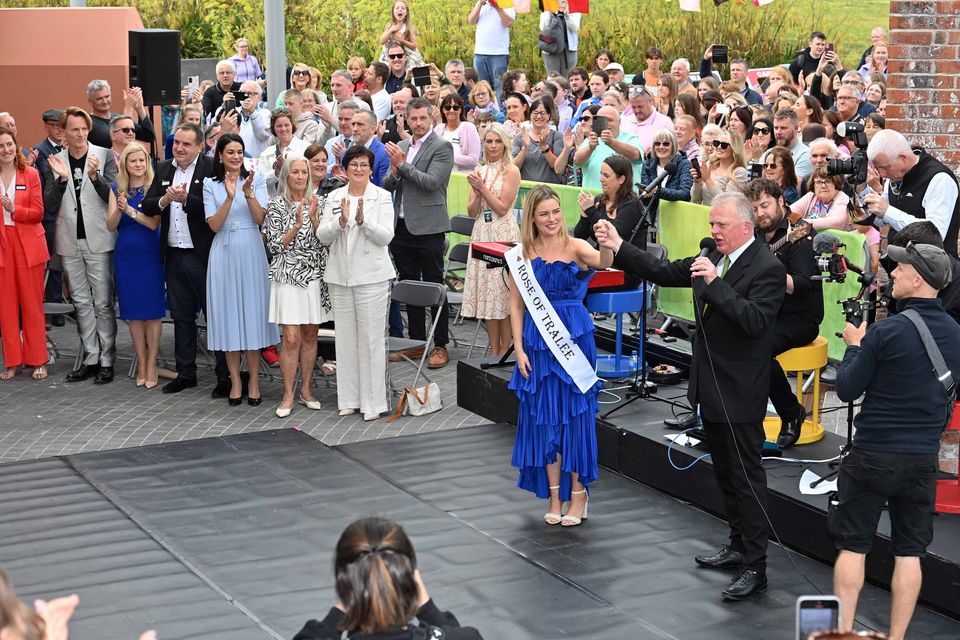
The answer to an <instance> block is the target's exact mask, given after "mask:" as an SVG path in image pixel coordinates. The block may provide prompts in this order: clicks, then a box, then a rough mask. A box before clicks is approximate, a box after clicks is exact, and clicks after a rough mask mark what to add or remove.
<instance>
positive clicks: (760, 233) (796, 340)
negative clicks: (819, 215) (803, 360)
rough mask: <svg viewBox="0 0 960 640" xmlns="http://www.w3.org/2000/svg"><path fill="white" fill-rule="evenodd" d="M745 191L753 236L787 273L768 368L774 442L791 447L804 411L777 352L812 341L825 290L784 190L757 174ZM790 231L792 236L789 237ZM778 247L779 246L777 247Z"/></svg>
mask: <svg viewBox="0 0 960 640" xmlns="http://www.w3.org/2000/svg"><path fill="white" fill-rule="evenodd" d="M744 194H745V195H746V196H747V198H749V200H750V202H751V204H753V213H754V216H755V217H756V219H757V226H756V234H757V239H758V240H759V241H760V242H762V243H763V244H765V245H766V246H768V247H769V248H770V249H775V251H774V255H775V256H777V258H779V260H780V263H781V264H782V265H783V268H784V269H785V270H786V272H787V281H786V287H787V289H786V291H787V293H786V295H785V296H784V298H783V306H782V307H780V312H779V313H778V314H777V321H776V323H775V324H774V325H773V330H772V333H773V344H772V345H771V355H772V356H774V357H773V358H772V360H773V362H772V364H771V367H772V368H771V371H770V401H771V402H773V406H774V408H775V409H776V410H777V415H779V416H780V422H781V425H782V426H781V427H780V436H779V437H778V438H777V444H779V445H780V446H781V447H783V448H786V447H791V446H793V445H794V444H795V443H796V442H797V439H798V438H799V437H800V427H801V426H802V425H803V421H804V420H806V418H807V412H806V410H805V409H804V408H803V405H801V404H800V403H799V402H797V396H796V394H795V393H794V391H793V389H791V388H790V382H789V381H788V380H787V376H786V374H784V372H783V368H782V367H781V366H780V363H779V362H777V359H776V356H778V355H780V354H781V353H783V352H785V351H788V350H790V349H794V348H796V347H802V346H804V345H808V344H810V343H811V342H813V341H814V340H815V339H816V338H817V335H818V334H819V332H820V323H821V322H823V289H822V287H821V285H820V281H819V280H812V278H813V276H815V275H817V274H818V272H819V271H818V269H817V259H816V256H815V255H814V253H813V243H811V242H810V240H808V239H807V238H806V236H803V235H802V233H803V227H802V226H801V227H794V228H792V229H791V227H790V223H789V220H787V217H786V212H787V209H786V207H785V206H784V203H783V191H782V190H781V189H780V186H779V185H778V184H777V183H776V182H774V181H773V180H767V179H766V178H760V179H758V180H753V181H751V182H750V183H749V184H747V188H746V190H745V191H744ZM790 235H792V236H793V237H794V238H795V239H789V240H788V239H787V238H788V236H790ZM778 245H779V246H778Z"/></svg>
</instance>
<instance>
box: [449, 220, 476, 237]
mask: <svg viewBox="0 0 960 640" xmlns="http://www.w3.org/2000/svg"><path fill="white" fill-rule="evenodd" d="M476 222H477V219H476V218H474V217H473V216H468V215H463V214H461V215H459V216H453V217H452V218H450V231H452V232H453V233H459V234H460V235H462V236H466V237H468V238H469V237H470V236H472V235H473V225H474V224H476Z"/></svg>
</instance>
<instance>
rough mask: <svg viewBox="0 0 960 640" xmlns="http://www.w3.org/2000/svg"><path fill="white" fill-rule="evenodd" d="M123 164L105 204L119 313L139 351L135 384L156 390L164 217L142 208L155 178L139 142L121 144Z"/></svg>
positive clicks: (162, 301)
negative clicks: (112, 235) (114, 241)
mask: <svg viewBox="0 0 960 640" xmlns="http://www.w3.org/2000/svg"><path fill="white" fill-rule="evenodd" d="M119 164H120V166H119V167H118V168H119V173H118V174H117V181H116V182H115V183H114V184H113V187H112V189H111V192H110V202H109V207H108V209H107V228H108V229H109V230H110V231H116V232H117V244H116V248H115V249H114V251H113V273H114V282H115V283H116V285H117V298H118V299H119V301H120V318H121V319H122V320H126V322H127V326H129V327H130V339H131V340H132V341H133V348H134V350H135V351H136V353H137V386H138V387H146V388H147V389H153V388H154V387H156V386H157V355H158V354H159V353H160V332H161V329H162V325H161V320H162V318H163V316H164V315H165V314H166V312H167V304H166V302H167V301H166V294H165V292H164V273H163V261H162V259H161V257H160V218H159V217H152V216H145V215H143V213H142V210H141V207H140V203H141V201H142V200H143V193H144V190H145V189H146V188H148V187H149V186H150V183H151V182H153V165H152V164H151V162H150V158H149V157H148V156H147V152H146V150H145V149H144V148H143V147H142V146H140V144H139V143H137V142H131V143H130V144H128V145H127V146H126V147H125V148H124V149H123V152H122V153H121V154H120V163H119Z"/></svg>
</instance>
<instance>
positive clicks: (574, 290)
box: [510, 185, 613, 527]
mask: <svg viewBox="0 0 960 640" xmlns="http://www.w3.org/2000/svg"><path fill="white" fill-rule="evenodd" d="M520 242H521V243H522V246H523V256H524V258H525V259H526V260H528V261H529V262H530V264H531V266H532V270H533V274H534V275H535V276H536V279H537V282H539V284H540V287H541V288H542V289H543V292H544V294H546V297H547V298H548V299H549V300H550V302H551V303H552V305H553V306H554V309H555V310H556V317H557V319H559V320H560V321H561V322H563V324H564V326H565V327H566V329H567V331H568V332H569V333H570V337H571V339H572V340H573V342H574V343H575V344H576V345H577V346H578V347H579V348H580V351H581V352H582V353H583V355H584V356H585V357H586V360H587V362H588V363H589V366H590V367H594V368H595V366H596V357H597V348H596V344H595V343H594V340H593V331H594V327H593V321H592V320H591V319H590V314H589V313H588V312H587V309H586V307H584V306H583V298H584V296H585V295H586V293H587V285H588V283H589V282H590V278H591V276H592V271H586V272H585V271H584V268H586V267H593V268H602V267H606V266H609V265H610V264H611V263H612V262H613V253H612V252H610V251H608V250H606V249H604V250H602V251H597V250H596V249H594V248H593V247H591V246H590V245H589V244H588V243H587V242H586V241H585V240H580V239H578V238H571V237H570V235H569V234H568V233H567V225H566V223H565V222H564V218H563V212H562V211H561V209H560V198H559V197H558V196H557V193H556V191H554V190H553V189H551V188H550V187H548V186H545V185H541V186H539V187H536V188H534V189H533V190H531V191H530V193H528V194H527V199H526V202H525V203H524V206H523V218H522V220H521V224H520ZM510 318H511V324H512V328H513V344H514V349H515V351H516V356H517V366H516V368H515V370H514V373H513V377H512V378H511V380H510V388H511V389H513V390H514V391H515V392H516V394H517V396H518V397H519V398H520V415H519V416H518V418H517V437H516V442H515V443H514V448H513V466H515V467H517V468H518V469H519V470H520V477H519V479H518V480H517V486H518V487H520V488H521V489H526V490H527V491H532V492H533V493H535V494H536V495H537V497H538V498H545V499H549V500H550V506H549V508H548V510H547V513H546V514H544V517H543V519H544V521H545V522H546V523H547V524H549V525H557V524H559V525H563V526H566V527H571V526H576V525H579V524H580V522H581V520H583V519H586V517H587V498H588V495H587V487H588V486H589V485H590V483H591V482H592V481H593V480H595V479H596V478H597V471H598V470H597V433H596V413H597V395H598V394H599V392H600V388H601V387H602V386H603V383H602V382H600V381H599V380H597V381H596V382H595V383H594V384H593V385H592V386H590V387H589V388H588V389H587V390H586V392H582V391H581V390H580V387H578V386H577V385H576V384H575V383H574V381H573V378H572V377H571V376H570V375H569V374H568V373H567V371H566V370H565V369H564V367H563V366H562V365H561V364H560V362H559V361H558V360H557V359H556V358H555V357H554V355H553V353H552V352H551V351H550V348H549V347H548V345H547V343H546V342H545V341H544V339H543V338H542V336H541V334H540V331H539V329H538V328H537V325H536V323H535V322H534V321H533V319H532V318H531V316H530V313H529V312H526V311H525V304H524V301H523V298H522V296H521V294H520V292H519V290H518V287H517V285H516V282H514V285H513V286H512V287H511V315H510ZM567 501H569V508H568V510H567V512H566V514H563V513H562V508H563V503H565V502H567Z"/></svg>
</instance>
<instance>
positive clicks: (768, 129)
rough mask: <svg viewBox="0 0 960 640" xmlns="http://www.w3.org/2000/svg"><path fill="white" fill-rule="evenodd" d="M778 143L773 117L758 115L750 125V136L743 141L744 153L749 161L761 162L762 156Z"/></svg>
mask: <svg viewBox="0 0 960 640" xmlns="http://www.w3.org/2000/svg"><path fill="white" fill-rule="evenodd" d="M776 145H777V139H776V138H775V137H774V136H773V118H771V117H770V116H767V115H763V116H760V117H758V118H757V119H756V120H754V121H753V125H752V126H751V127H750V138H749V139H748V140H746V141H745V142H744V143H743V155H744V156H745V157H746V159H747V162H760V158H761V157H763V155H764V154H765V153H766V152H767V149H772V148H773V147H775V146H776Z"/></svg>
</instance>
